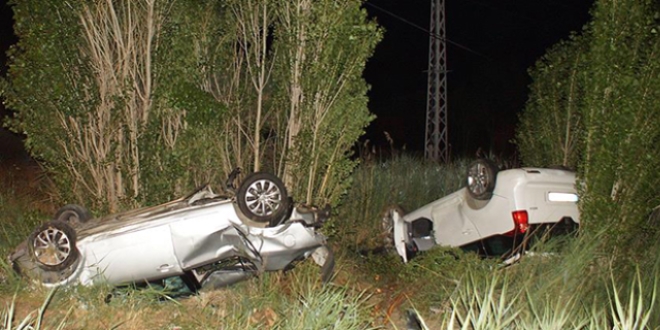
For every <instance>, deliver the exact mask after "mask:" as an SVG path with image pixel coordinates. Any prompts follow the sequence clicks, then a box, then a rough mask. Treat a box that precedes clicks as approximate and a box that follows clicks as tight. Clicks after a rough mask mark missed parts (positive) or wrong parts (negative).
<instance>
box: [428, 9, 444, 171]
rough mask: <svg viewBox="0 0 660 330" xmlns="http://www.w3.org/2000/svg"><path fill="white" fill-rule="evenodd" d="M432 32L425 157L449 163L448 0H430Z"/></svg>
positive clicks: (430, 38) (430, 36)
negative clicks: (446, 0)
mask: <svg viewBox="0 0 660 330" xmlns="http://www.w3.org/2000/svg"><path fill="white" fill-rule="evenodd" d="M430 32H431V34H430V35H429V68H428V94H427V98H426V141H425V148H424V156H425V157H426V158H428V159H433V160H435V161H438V162H443V163H447V162H449V140H448V135H449V134H448V132H447V52H446V44H445V0H431V22H430Z"/></svg>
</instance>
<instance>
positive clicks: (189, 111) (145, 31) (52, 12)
mask: <svg viewBox="0 0 660 330" xmlns="http://www.w3.org/2000/svg"><path fill="white" fill-rule="evenodd" d="M10 4H11V5H12V6H13V9H14V12H15V20H16V28H15V30H16V34H17V36H18V37H19V43H18V44H17V45H15V46H14V47H13V48H12V49H11V51H10V62H9V74H8V77H7V79H6V80H4V81H3V84H2V86H3V89H2V92H3V96H4V97H5V98H6V102H7V105H8V107H9V108H11V109H13V110H15V113H16V115H15V117H14V118H13V120H11V121H10V122H9V123H8V124H9V126H10V127H11V128H12V129H13V130H15V131H17V132H21V133H23V134H25V135H26V136H27V146H28V148H29V150H30V152H31V153H32V155H33V156H34V157H35V158H36V159H38V160H39V161H41V162H42V163H43V164H44V165H45V166H46V167H47V168H48V170H49V171H50V173H51V174H53V175H54V178H55V179H56V181H57V183H58V186H59V187H60V188H61V192H62V197H63V198H64V199H69V200H76V201H78V202H83V203H85V204H88V205H90V204H91V206H92V207H93V208H98V207H101V206H104V207H108V208H110V209H111V210H115V209H119V208H123V207H126V206H134V205H135V204H141V203H144V202H150V203H151V202H156V201H161V200H163V199H166V198H171V197H172V196H173V195H178V194H181V193H182V191H183V190H184V189H189V188H190V187H191V186H192V185H196V184H200V183H202V182H204V181H209V180H213V179H217V178H220V177H223V176H224V175H225V174H226V173H228V172H229V171H231V170H232V169H233V168H234V167H242V168H244V169H248V170H249V169H252V170H267V171H271V172H275V173H277V174H280V175H282V176H284V178H285V181H286V182H287V185H288V186H289V188H290V189H292V191H294V193H296V194H297V197H302V198H304V200H305V201H307V202H332V201H336V200H337V198H338V197H339V195H340V193H341V192H342V191H343V187H345V185H346V183H347V181H346V178H347V177H348V173H349V172H350V171H351V169H352V168H353V166H355V163H354V162H353V161H351V160H350V149H351V147H352V145H353V143H354V142H355V140H357V138H358V136H359V135H360V134H362V132H363V129H364V127H365V126H366V125H367V124H368V122H369V121H370V120H371V119H372V116H371V115H370V114H369V113H368V111H367V107H366V91H367V85H366V84H365V82H364V80H363V79H362V77H361V74H362V70H363V69H364V64H365V62H366V60H367V58H368V57H369V56H370V55H371V53H372V52H373V49H374V47H375V44H376V43H377V42H378V41H379V39H380V31H379V30H378V28H377V26H376V24H375V23H373V22H370V21H369V20H367V16H366V13H365V11H364V10H362V9H361V7H360V6H361V2H360V1H357V0H340V1H337V0H319V1H311V0H297V1H281V0H259V1H256V0H255V1H238V0H224V1H211V0H199V1H173V0H139V1H128V0H100V1H98V0H96V1H95V0H73V1H66V2H62V1H54V0H45V1H41V0H39V1H38V0H27V1H10Z"/></svg>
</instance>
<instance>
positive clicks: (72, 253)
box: [28, 221, 78, 271]
mask: <svg viewBox="0 0 660 330" xmlns="http://www.w3.org/2000/svg"><path fill="white" fill-rule="evenodd" d="M28 250H29V252H30V257H31V258H32V260H33V261H34V262H35V263H36V264H37V266H39V267H40V268H42V269H44V270H48V271H60V270H63V269H65V268H67V267H69V266H71V265H72V264H73V263H74V262H75V261H76V260H77V259H78V249H77V248H76V232H75V231H74V230H73V228H72V227H71V226H70V225H69V224H67V223H66V222H62V221H51V222H48V223H46V224H43V225H41V226H40V227H39V228H37V229H36V230H35V231H34V232H32V234H30V236H29V238H28Z"/></svg>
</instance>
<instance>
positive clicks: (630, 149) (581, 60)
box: [517, 0, 660, 252]
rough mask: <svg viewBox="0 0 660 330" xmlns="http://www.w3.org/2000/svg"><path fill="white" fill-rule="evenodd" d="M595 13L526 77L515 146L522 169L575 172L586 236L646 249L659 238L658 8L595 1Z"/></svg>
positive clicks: (645, 0)
mask: <svg viewBox="0 0 660 330" xmlns="http://www.w3.org/2000/svg"><path fill="white" fill-rule="evenodd" d="M592 15H593V20H592V21H591V22H590V23H589V25H588V26H587V28H586V29H585V32H584V33H583V35H581V36H579V37H573V38H572V39H571V40H570V41H568V42H564V43H562V44H560V45H559V46H557V47H555V48H553V49H552V50H551V51H550V52H548V54H547V55H546V56H545V57H544V59H543V60H542V61H540V62H539V63H537V66H536V67H535V69H534V70H533V71H532V76H533V78H534V82H533V84H532V93H531V96H530V101H529V102H528V104H527V107H526V109H525V112H524V113H523V115H522V116H521V124H520V127H519V131H518V134H517V142H518V145H519V147H520V152H521V154H522V158H523V160H525V163H526V164H527V165H548V164H553V163H559V162H560V161H561V162H562V163H563V164H564V165H569V166H572V165H578V169H579V170H578V176H579V178H580V184H579V185H578V188H579V190H580V195H581V202H580V209H581V220H582V229H583V231H585V232H586V233H596V232H598V231H601V230H603V229H604V228H607V231H606V232H607V234H608V236H607V237H608V239H606V240H603V243H604V245H605V246H607V247H608V249H612V250H618V251H624V252H631V251H643V250H644V246H645V244H647V243H648V242H649V241H650V240H655V238H656V237H657V234H658V230H657V223H653V221H657V220H652V219H649V214H650V213H651V210H652V209H653V208H654V207H656V206H658V204H659V202H660V174H659V173H660V144H658V141H660V62H659V61H658V60H657V56H658V53H659V52H660V36H659V35H658V28H659V24H658V23H659V21H658V17H660V11H659V8H658V3H657V2H656V1H651V0H642V1H638V0H624V1H616V2H615V1H608V0H600V1H597V2H596V4H595V6H594V8H593V10H592ZM578 136H579V141H578V140H577V139H576V137H578Z"/></svg>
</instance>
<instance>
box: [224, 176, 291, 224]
mask: <svg viewBox="0 0 660 330" xmlns="http://www.w3.org/2000/svg"><path fill="white" fill-rule="evenodd" d="M236 201H237V203H238V208H239V209H240V210H241V212H243V214H244V215H245V216H247V217H248V218H249V219H250V220H252V221H256V222H268V223H270V224H271V225H272V224H276V223H279V220H280V219H282V217H284V215H286V213H287V212H288V210H289V203H290V201H289V195H288V194H287V192H286V187H284V183H282V180H280V179H279V178H278V177H276V176H275V175H273V174H270V173H264V172H256V173H252V174H250V175H249V176H248V177H247V178H245V180H243V182H242V183H241V186H240V187H239V188H238V193H237V194H236Z"/></svg>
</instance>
